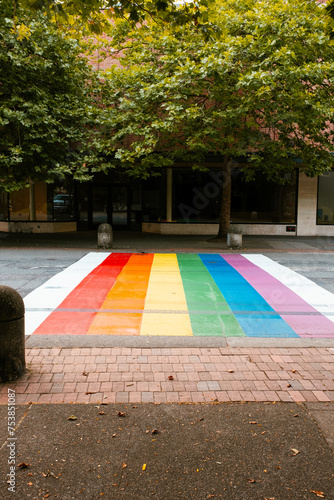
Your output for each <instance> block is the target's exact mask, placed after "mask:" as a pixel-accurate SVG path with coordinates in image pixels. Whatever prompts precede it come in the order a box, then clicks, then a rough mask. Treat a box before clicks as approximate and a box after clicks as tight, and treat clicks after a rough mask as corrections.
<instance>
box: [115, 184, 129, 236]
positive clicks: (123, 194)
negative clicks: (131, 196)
mask: <svg viewBox="0 0 334 500" xmlns="http://www.w3.org/2000/svg"><path fill="white" fill-rule="evenodd" d="M111 199H112V219H111V225H112V226H113V227H116V228H118V229H121V228H124V229H125V228H127V227H128V225H129V214H128V188H127V186H120V185H117V184H116V185H113V186H112V187H111Z"/></svg>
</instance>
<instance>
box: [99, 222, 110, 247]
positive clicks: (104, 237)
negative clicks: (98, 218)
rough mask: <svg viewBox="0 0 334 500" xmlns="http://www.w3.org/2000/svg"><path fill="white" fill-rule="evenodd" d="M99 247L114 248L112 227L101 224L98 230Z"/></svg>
mask: <svg viewBox="0 0 334 500" xmlns="http://www.w3.org/2000/svg"><path fill="white" fill-rule="evenodd" d="M97 248H112V227H111V225H110V224H106V223H104V224H100V225H99V227H98V230H97Z"/></svg>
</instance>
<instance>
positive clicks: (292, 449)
mask: <svg viewBox="0 0 334 500" xmlns="http://www.w3.org/2000/svg"><path fill="white" fill-rule="evenodd" d="M291 451H292V452H293V456H294V457H295V456H296V455H298V453H300V451H298V450H296V448H291Z"/></svg>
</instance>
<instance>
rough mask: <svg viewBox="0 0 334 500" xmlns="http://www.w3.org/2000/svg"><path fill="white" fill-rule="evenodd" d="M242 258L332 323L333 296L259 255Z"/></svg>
mask: <svg viewBox="0 0 334 500" xmlns="http://www.w3.org/2000/svg"><path fill="white" fill-rule="evenodd" d="M242 255H243V257H245V258H246V259H248V260H249V261H250V262H252V263H253V264H255V265H256V266H258V267H260V268H261V269H263V270H264V271H266V272H267V273H268V274H270V275H271V276H273V277H274V278H276V279H277V280H279V281H280V282H281V283H282V284H283V285H285V286H286V287H288V288H290V290H292V291H293V292H295V293H296V294H297V295H298V296H299V297H301V298H302V299H303V300H305V302H307V303H308V304H309V305H310V306H312V307H314V309H316V310H317V311H319V312H321V313H322V314H323V315H324V316H326V318H328V319H329V320H330V321H332V322H333V323H334V317H333V312H334V294H333V293H331V292H329V291H328V290H325V289H324V288H322V287H321V286H319V285H317V284H316V283H314V282H313V281H311V280H309V279H308V278H305V276H302V275H301V274H298V273H297V272H296V271H292V269H289V268H288V267H285V266H282V265H281V264H278V263H277V262H274V261H273V260H271V259H269V257H265V256H264V255H260V254H253V255H251V254H242Z"/></svg>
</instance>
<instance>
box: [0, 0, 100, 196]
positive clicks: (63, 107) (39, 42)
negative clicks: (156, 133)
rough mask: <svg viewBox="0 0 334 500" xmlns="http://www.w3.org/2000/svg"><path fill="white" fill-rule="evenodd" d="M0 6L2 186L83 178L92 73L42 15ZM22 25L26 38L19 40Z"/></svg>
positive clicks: (73, 43)
mask: <svg viewBox="0 0 334 500" xmlns="http://www.w3.org/2000/svg"><path fill="white" fill-rule="evenodd" d="M12 9H13V2H11V1H8V0H3V1H2V2H1V3H0V68H1V69H0V71H1V72H0V187H1V188H2V189H5V190H8V191H10V190H13V189H19V188H20V187H22V186H24V185H27V183H29V182H30V181H34V180H36V179H40V180H45V181H52V180H53V179H55V178H57V177H61V176H64V175H65V174H71V175H74V177H76V178H79V179H82V178H86V177H87V174H88V170H87V167H86V162H88V161H89V159H91V158H92V156H94V147H93V146H94V141H95V136H96V131H97V126H98V115H99V112H98V107H97V106H96V93H95V90H94V89H95V82H96V75H95V74H94V72H93V71H92V68H91V66H89V65H88V64H87V61H86V60H85V59H84V58H83V57H82V56H81V52H82V48H81V47H80V44H79V43H78V41H77V40H74V39H71V38H69V37H67V36H64V33H62V32H60V31H59V30H58V29H57V26H56V25H55V24H54V23H50V21H49V20H48V19H47V18H46V16H44V15H43V14H42V13H38V14H35V15H34V17H33V18H31V17H29V16H27V15H26V14H24V13H23V11H22V10H20V8H19V7H18V6H17V9H16V13H15V18H13V11H12ZM21 24H22V25H23V26H24V27H25V28H26V30H28V31H27V33H26V34H22V36H20V31H19V28H20V26H21Z"/></svg>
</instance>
